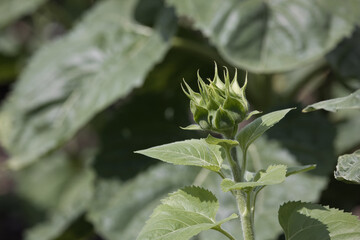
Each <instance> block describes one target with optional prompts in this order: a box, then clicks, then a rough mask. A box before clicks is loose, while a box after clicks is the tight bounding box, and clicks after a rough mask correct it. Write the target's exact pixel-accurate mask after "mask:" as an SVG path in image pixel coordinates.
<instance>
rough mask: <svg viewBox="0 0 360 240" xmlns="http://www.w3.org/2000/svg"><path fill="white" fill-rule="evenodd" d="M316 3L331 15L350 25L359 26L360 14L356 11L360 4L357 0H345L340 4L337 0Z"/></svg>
mask: <svg viewBox="0 0 360 240" xmlns="http://www.w3.org/2000/svg"><path fill="white" fill-rule="evenodd" d="M318 2H319V4H321V6H322V7H323V8H325V9H328V10H329V11H330V12H331V13H333V14H336V15H339V16H340V17H342V18H344V19H346V20H347V21H349V22H350V23H353V24H358V25H359V24H360V12H359V11H358V9H359V8H360V2H359V1H358V0H346V1H341V2H339V1H337V0H328V1H318Z"/></svg>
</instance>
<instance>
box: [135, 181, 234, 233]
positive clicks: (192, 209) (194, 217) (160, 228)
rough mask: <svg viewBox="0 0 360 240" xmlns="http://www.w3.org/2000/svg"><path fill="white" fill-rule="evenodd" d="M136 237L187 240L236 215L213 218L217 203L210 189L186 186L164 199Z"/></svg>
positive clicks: (218, 225)
mask: <svg viewBox="0 0 360 240" xmlns="http://www.w3.org/2000/svg"><path fill="white" fill-rule="evenodd" d="M161 202H162V204H161V205H159V206H158V207H157V208H156V209H155V210H154V213H153V214H152V215H151V217H150V219H149V220H148V221H147V223H146V225H145V227H144V228H143V230H142V231H141V233H140V235H139V237H138V238H137V239H138V240H150V239H162V240H170V239H174V240H175V239H176V240H187V239H190V238H191V237H192V236H195V235H197V234H199V233H200V232H201V231H204V230H208V229H212V228H214V229H217V228H220V225H221V224H223V223H225V222H227V221H229V220H232V219H235V218H237V215H236V214H233V215H231V216H230V217H228V218H226V219H223V220H221V221H218V222H217V221H216V220H215V216H216V212H217V210H218V208H219V202H218V200H217V199H216V197H215V195H213V194H212V193H211V192H210V191H208V190H205V189H203V188H200V187H185V188H183V189H181V190H178V191H177V192H175V193H171V194H169V196H168V197H167V198H165V199H163V200H162V201H161Z"/></svg>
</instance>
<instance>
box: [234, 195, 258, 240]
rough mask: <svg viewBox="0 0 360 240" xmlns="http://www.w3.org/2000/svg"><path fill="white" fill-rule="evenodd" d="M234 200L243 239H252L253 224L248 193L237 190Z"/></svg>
mask: <svg viewBox="0 0 360 240" xmlns="http://www.w3.org/2000/svg"><path fill="white" fill-rule="evenodd" d="M236 201H237V205H238V209H239V213H240V220H241V227H242V231H243V237H244V240H254V239H255V238H254V225H253V220H252V219H253V218H252V211H251V199H250V193H246V192H244V191H238V193H237V194H236Z"/></svg>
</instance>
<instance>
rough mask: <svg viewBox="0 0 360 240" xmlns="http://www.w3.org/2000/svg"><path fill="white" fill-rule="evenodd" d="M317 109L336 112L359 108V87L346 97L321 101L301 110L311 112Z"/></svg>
mask: <svg viewBox="0 0 360 240" xmlns="http://www.w3.org/2000/svg"><path fill="white" fill-rule="evenodd" d="M319 109H324V110H326V111H331V112H336V111H338V110H341V109H360V89H359V90H357V91H355V92H354V93H352V94H350V95H349V96H346V97H341V98H335V99H330V100H326V101H321V102H318V103H314V104H312V105H309V106H307V107H306V108H305V109H303V112H311V111H315V110H319Z"/></svg>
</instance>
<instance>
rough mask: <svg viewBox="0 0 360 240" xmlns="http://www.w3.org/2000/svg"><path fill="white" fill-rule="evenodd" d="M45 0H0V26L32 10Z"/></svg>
mask: <svg viewBox="0 0 360 240" xmlns="http://www.w3.org/2000/svg"><path fill="white" fill-rule="evenodd" d="M45 1H46V0H1V1H0V28H3V27H4V26H6V25H7V24H9V23H11V22H12V21H14V20H16V19H17V18H19V17H21V16H22V15H25V14H27V13H30V12H32V11H34V10H35V9H36V8H37V7H39V6H40V5H41V4H43V3H44V2H45Z"/></svg>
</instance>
